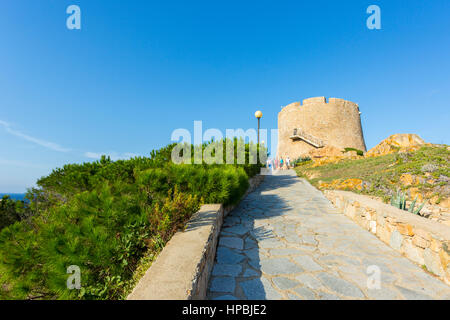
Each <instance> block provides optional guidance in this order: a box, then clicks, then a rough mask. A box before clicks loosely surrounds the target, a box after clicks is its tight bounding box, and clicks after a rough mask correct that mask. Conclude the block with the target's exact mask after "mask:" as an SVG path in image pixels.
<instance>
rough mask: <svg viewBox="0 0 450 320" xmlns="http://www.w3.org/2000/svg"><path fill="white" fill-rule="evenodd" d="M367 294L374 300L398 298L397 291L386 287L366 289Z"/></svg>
mask: <svg viewBox="0 0 450 320" xmlns="http://www.w3.org/2000/svg"><path fill="white" fill-rule="evenodd" d="M366 292H367V296H368V297H369V298H371V299H376V300H398V299H400V295H399V293H398V292H397V291H395V290H393V289H388V288H380V289H368V290H367V291H366Z"/></svg>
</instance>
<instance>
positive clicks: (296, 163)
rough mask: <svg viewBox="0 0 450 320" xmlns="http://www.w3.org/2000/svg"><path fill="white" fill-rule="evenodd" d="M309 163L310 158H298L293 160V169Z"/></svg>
mask: <svg viewBox="0 0 450 320" xmlns="http://www.w3.org/2000/svg"><path fill="white" fill-rule="evenodd" d="M310 161H311V157H308V156H306V157H299V158H297V159H295V160H294V167H297V166H301V165H304V164H306V163H309V162H310Z"/></svg>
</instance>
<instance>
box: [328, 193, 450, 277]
mask: <svg viewBox="0 0 450 320" xmlns="http://www.w3.org/2000/svg"><path fill="white" fill-rule="evenodd" d="M324 194H325V196H326V197H327V198H328V199H329V200H330V201H331V202H332V203H333V204H334V206H335V207H336V208H337V209H338V210H339V211H340V212H342V213H343V214H345V215H346V216H348V217H349V218H351V219H352V220H353V221H355V222H356V223H357V224H359V225H360V226H361V227H363V228H365V229H366V230H368V231H370V232H371V233H373V234H374V235H376V236H377V237H378V238H380V239H381V240H382V241H383V242H385V243H386V244H388V245H389V246H391V247H392V248H393V249H395V250H397V251H399V252H400V253H401V254H403V255H404V256H405V257H407V258H408V259H410V260H412V261H413V262H415V263H417V264H419V265H420V266H422V267H425V268H426V269H427V270H428V271H429V272H431V273H433V274H435V275H436V276H438V277H439V278H440V279H441V280H443V281H444V282H445V283H447V284H448V285H450V227H448V226H446V225H443V224H441V223H438V222H436V221H431V220H429V219H426V218H423V217H421V216H418V215H414V214H412V213H409V212H407V211H403V210H400V209H397V208H395V207H393V206H391V205H388V204H384V203H382V202H379V201H377V200H374V199H371V198H369V197H367V196H364V195H359V194H355V193H352V192H348V191H336V190H327V191H325V192H324Z"/></svg>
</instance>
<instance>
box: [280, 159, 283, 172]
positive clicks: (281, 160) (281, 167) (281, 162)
mask: <svg viewBox="0 0 450 320" xmlns="http://www.w3.org/2000/svg"><path fill="white" fill-rule="evenodd" d="M280 169H281V170H283V158H280Z"/></svg>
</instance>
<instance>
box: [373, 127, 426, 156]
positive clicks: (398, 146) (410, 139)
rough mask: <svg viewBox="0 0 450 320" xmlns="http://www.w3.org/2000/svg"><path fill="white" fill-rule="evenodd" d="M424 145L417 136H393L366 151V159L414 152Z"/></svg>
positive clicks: (407, 134) (406, 134) (408, 134)
mask: <svg viewBox="0 0 450 320" xmlns="http://www.w3.org/2000/svg"><path fill="white" fill-rule="evenodd" d="M425 144H426V142H425V141H424V140H423V139H422V138H421V137H419V136H418V135H417V134H410V133H405V134H394V135H392V136H390V137H389V138H387V139H385V140H383V141H381V142H380V143H379V144H378V145H376V146H375V147H373V148H372V149H370V150H369V151H367V153H366V157H377V156H384V155H386V154H390V153H395V152H398V151H400V152H410V151H416V150H418V149H419V148H420V147H421V146H423V145H425Z"/></svg>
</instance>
